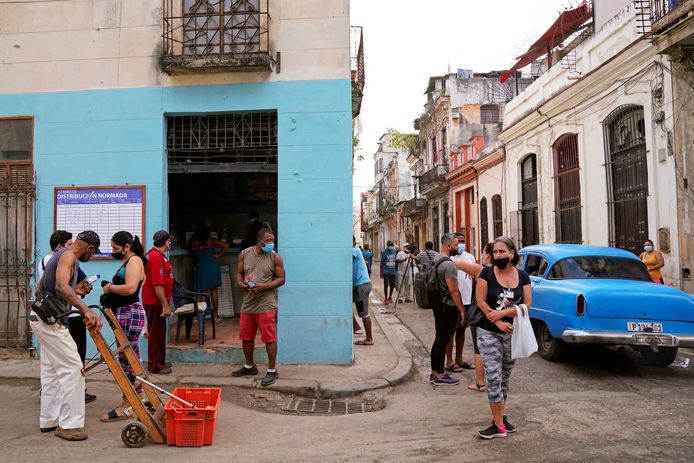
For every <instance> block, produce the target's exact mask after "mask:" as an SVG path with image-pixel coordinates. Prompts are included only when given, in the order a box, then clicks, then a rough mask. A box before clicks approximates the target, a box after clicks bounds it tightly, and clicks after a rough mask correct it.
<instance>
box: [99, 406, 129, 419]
mask: <svg viewBox="0 0 694 463" xmlns="http://www.w3.org/2000/svg"><path fill="white" fill-rule="evenodd" d="M119 410H120V411H121V412H123V414H122V415H119V414H118V411H119ZM132 413H133V409H132V407H126V408H121V407H116V408H114V409H111V410H109V411H108V412H106V413H104V414H103V415H101V416H100V417H99V421H101V422H103V423H108V422H110V421H121V420H127V419H129V418H130V416H131V415H132Z"/></svg>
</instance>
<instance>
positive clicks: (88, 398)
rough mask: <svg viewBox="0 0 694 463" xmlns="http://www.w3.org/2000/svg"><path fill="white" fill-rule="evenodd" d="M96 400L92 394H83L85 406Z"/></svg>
mask: <svg viewBox="0 0 694 463" xmlns="http://www.w3.org/2000/svg"><path fill="white" fill-rule="evenodd" d="M95 400H96V396H95V395H94V394H89V393H87V392H85V393H84V403H85V404H90V403H92V402H94V401H95Z"/></svg>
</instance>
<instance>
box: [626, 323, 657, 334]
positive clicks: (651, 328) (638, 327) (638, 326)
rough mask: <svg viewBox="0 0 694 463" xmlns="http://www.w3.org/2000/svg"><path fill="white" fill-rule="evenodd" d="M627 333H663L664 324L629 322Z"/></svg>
mask: <svg viewBox="0 0 694 463" xmlns="http://www.w3.org/2000/svg"><path fill="white" fill-rule="evenodd" d="M627 331H640V332H643V333H662V332H663V324H662V323H653V322H627Z"/></svg>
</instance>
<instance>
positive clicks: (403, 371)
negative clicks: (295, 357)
mask: <svg viewBox="0 0 694 463" xmlns="http://www.w3.org/2000/svg"><path fill="white" fill-rule="evenodd" d="M370 302H371V303H370V305H369V309H370V310H369V311H370V313H371V318H372V320H374V323H373V337H374V345H373V346H358V345H355V346H354V362H353V364H352V365H347V366H342V365H281V364H280V365H278V367H277V371H278V372H279V374H280V378H279V380H278V381H277V382H276V383H275V384H273V385H271V386H268V387H262V386H260V380H261V379H262V377H263V376H264V372H265V367H266V365H263V364H260V365H258V369H259V374H258V375H257V376H253V377H242V378H234V377H231V376H230V374H231V371H232V370H233V369H236V368H237V367H238V365H229V364H211V363H176V364H174V365H173V373H172V374H170V375H154V374H149V375H148V376H149V378H150V380H151V381H152V382H153V383H155V384H157V385H159V386H160V387H163V388H164V389H169V390H173V389H174V388H175V387H180V386H203V387H225V386H232V387H241V388H247V389H256V388H257V389H270V390H274V391H278V392H284V393H289V394H295V395H300V396H304V397H322V398H337V397H349V396H354V395H358V394H361V393H362V392H366V391H371V390H374V389H381V388H387V387H392V386H395V385H397V384H401V383H403V382H405V381H406V380H407V379H408V378H409V377H410V375H411V373H412V372H413V371H414V365H413V361H412V356H411V354H410V352H409V351H408V350H407V349H406V348H405V346H404V342H403V341H404V339H403V338H405V339H406V338H407V335H405V336H402V335H400V332H401V331H403V330H405V331H406V330H407V329H406V328H405V327H404V326H398V325H401V323H400V322H399V321H398V320H397V319H395V317H388V315H387V314H383V313H381V312H382V311H383V310H382V308H383V302H382V299H381V298H380V297H379V296H377V295H376V294H374V293H373V292H372V294H371V301H370ZM379 309H381V310H379ZM362 331H363V328H362ZM361 338H363V335H355V336H354V340H355V341H356V340H358V339H361ZM280 348H281V346H280ZM0 361H2V366H1V367H0V378H8V379H9V378H14V379H37V380H38V379H39V377H40V376H39V360H38V359H34V358H31V357H29V355H28V353H27V352H26V351H23V350H22V351H18V350H12V349H4V350H0ZM103 368H105V367H103ZM96 370H102V367H97V368H96ZM113 381H114V380H113V377H112V376H111V374H110V373H109V372H108V371H107V370H103V371H99V372H98V373H94V374H91V373H90V374H89V375H88V377H87V388H88V389H89V390H90V391H95V390H97V389H98V385H97V384H95V383H99V382H113Z"/></svg>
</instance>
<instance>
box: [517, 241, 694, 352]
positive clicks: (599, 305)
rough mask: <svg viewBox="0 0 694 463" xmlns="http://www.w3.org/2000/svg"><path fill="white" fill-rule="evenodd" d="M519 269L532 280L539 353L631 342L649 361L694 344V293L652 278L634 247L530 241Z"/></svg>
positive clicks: (534, 321)
mask: <svg viewBox="0 0 694 463" xmlns="http://www.w3.org/2000/svg"><path fill="white" fill-rule="evenodd" d="M519 254H520V256H521V261H520V263H519V268H522V269H523V270H525V271H526V272H527V273H528V275H530V279H531V281H532V287H533V303H532V310H531V312H530V316H531V319H532V322H533V326H534V328H535V334H536V336H537V343H538V353H539V354H540V356H541V357H542V358H544V359H547V360H559V359H561V358H562V357H563V356H564V355H565V354H566V350H567V347H568V345H569V344H573V343H590V344H612V345H627V346H631V347H632V348H633V349H635V350H637V351H638V352H639V353H640V354H641V357H642V359H643V361H644V362H645V363H647V364H650V365H658V366H667V365H670V364H671V363H672V362H673V361H674V360H675V357H676V356H677V348H678V347H692V346H694V296H692V295H690V294H687V293H685V292H683V291H680V290H677V289H674V288H670V287H668V286H663V285H659V284H656V283H653V282H652V281H651V278H650V276H649V274H648V271H647V270H646V266H645V265H644V264H643V263H642V262H641V261H640V260H639V259H638V257H636V256H635V255H634V254H632V253H630V252H628V251H625V250H622V249H615V248H608V247H596V246H583V245H573V244H547V245H544V244H543V245H535V246H527V247H525V248H523V249H521V250H520V252H519Z"/></svg>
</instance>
